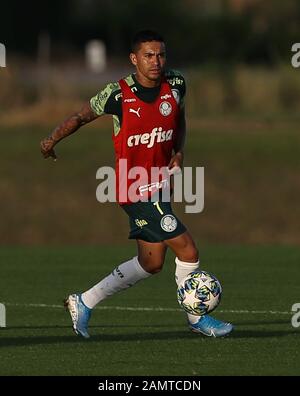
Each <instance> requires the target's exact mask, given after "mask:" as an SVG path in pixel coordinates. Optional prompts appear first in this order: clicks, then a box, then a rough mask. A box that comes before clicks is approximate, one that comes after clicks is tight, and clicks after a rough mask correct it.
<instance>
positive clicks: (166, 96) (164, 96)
mask: <svg viewBox="0 0 300 396" xmlns="http://www.w3.org/2000/svg"><path fill="white" fill-rule="evenodd" d="M169 98H172V96H171V95H169V94H165V95H163V96H161V97H160V99H164V100H167V99H169Z"/></svg>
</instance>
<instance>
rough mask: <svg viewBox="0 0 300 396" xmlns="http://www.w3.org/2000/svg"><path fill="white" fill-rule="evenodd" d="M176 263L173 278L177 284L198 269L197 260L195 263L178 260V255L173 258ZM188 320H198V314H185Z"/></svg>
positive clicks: (194, 321) (191, 321) (193, 321)
mask: <svg viewBox="0 0 300 396" xmlns="http://www.w3.org/2000/svg"><path fill="white" fill-rule="evenodd" d="M175 263H176V271H175V280H176V283H177V286H178V285H179V283H180V282H181V281H182V280H183V279H184V278H185V277H186V276H187V275H188V274H189V273H190V272H193V271H196V270H197V269H199V260H198V261H197V262H196V263H187V262H185V261H181V260H179V258H178V257H176V258H175ZM187 316H188V320H189V322H190V323H192V324H194V323H196V322H198V320H199V316H195V315H191V314H189V313H188V314H187Z"/></svg>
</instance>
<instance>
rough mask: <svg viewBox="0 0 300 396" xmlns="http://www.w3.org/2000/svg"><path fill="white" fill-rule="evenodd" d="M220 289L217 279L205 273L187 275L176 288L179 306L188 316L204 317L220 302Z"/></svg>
mask: <svg viewBox="0 0 300 396" xmlns="http://www.w3.org/2000/svg"><path fill="white" fill-rule="evenodd" d="M221 294H222V287H221V284H220V282H219V281H218V279H217V278H216V277H215V276H213V275H212V274H209V273H208V272H205V271H194V272H191V273H190V274H188V276H186V277H185V278H184V279H183V280H182V281H181V282H180V285H179V286H178V288H177V299H178V302H179V305H180V306H181V307H182V308H183V309H184V310H185V311H186V312H188V313H189V314H192V315H197V316H200V315H205V314H207V313H209V312H212V311H213V310H214V309H215V308H217V306H218V305H219V302H220V301H221Z"/></svg>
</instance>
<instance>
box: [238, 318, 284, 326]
mask: <svg viewBox="0 0 300 396" xmlns="http://www.w3.org/2000/svg"><path fill="white" fill-rule="evenodd" d="M290 323H291V320H290V319H278V318H274V319H273V320H268V319H265V320H255V319H250V320H241V321H238V320H235V321H233V324H234V325H235V326H247V325H251V326H257V325H272V324H287V325H290Z"/></svg>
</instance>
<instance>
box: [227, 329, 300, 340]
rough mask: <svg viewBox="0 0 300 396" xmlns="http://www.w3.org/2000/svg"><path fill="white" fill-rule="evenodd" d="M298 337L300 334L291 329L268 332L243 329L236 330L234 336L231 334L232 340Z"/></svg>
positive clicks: (266, 330) (265, 330)
mask: <svg viewBox="0 0 300 396" xmlns="http://www.w3.org/2000/svg"><path fill="white" fill-rule="evenodd" d="M292 334H293V335H298V336H300V332H299V331H297V330H295V329H291V330H268V329H251V330H249V329H241V328H236V329H235V330H234V331H233V332H232V334H230V338H269V337H286V336H289V335H292Z"/></svg>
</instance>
